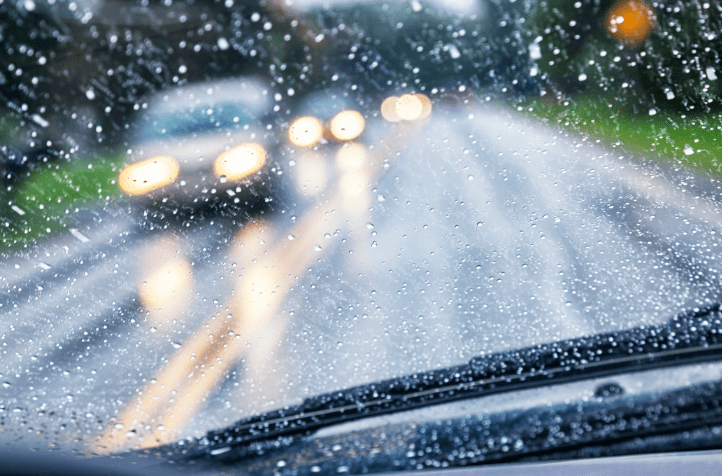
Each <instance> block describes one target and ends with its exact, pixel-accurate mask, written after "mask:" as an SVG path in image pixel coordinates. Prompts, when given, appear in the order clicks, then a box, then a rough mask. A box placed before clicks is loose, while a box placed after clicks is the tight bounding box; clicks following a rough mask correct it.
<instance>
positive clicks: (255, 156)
mask: <svg viewBox="0 0 722 476" xmlns="http://www.w3.org/2000/svg"><path fill="white" fill-rule="evenodd" d="M265 164H266V149H264V148H263V146H262V145H260V144H256V143H253V142H248V143H245V144H241V145H239V146H237V147H234V148H232V149H230V150H227V151H225V152H223V153H222V154H221V155H219V156H218V157H217V158H216V161H215V163H214V165H213V170H214V171H215V173H216V176H217V177H218V178H219V179H221V181H224V180H226V181H230V182H236V181H239V180H242V179H244V178H246V177H248V176H249V175H252V174H254V173H256V172H258V171H259V170H261V169H262V168H263V166H264V165H265Z"/></svg>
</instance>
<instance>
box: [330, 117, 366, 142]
mask: <svg viewBox="0 0 722 476" xmlns="http://www.w3.org/2000/svg"><path fill="white" fill-rule="evenodd" d="M365 127H366V121H365V120H364V117H363V116H362V115H361V114H360V113H359V112H358V111H351V110H347V111H341V112H339V113H338V114H336V115H335V116H334V117H333V119H331V125H330V129H331V134H333V137H335V138H336V139H338V140H344V141H346V140H353V139H355V138H357V137H358V136H360V135H361V133H362V132H363V130H364V128H365Z"/></svg>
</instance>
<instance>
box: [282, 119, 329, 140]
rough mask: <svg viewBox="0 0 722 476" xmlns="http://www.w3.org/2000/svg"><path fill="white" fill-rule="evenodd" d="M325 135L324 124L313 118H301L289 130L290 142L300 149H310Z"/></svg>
mask: <svg viewBox="0 0 722 476" xmlns="http://www.w3.org/2000/svg"><path fill="white" fill-rule="evenodd" d="M321 135H323V124H321V121H319V120H318V119H316V118H315V117H312V116H304V117H299V118H298V119H296V120H295V121H293V124H291V126H290V127H289V128H288V140H290V141H291V143H292V144H293V145H297V146H299V147H310V146H312V145H313V144H315V143H316V142H318V140H319V139H320V138H321Z"/></svg>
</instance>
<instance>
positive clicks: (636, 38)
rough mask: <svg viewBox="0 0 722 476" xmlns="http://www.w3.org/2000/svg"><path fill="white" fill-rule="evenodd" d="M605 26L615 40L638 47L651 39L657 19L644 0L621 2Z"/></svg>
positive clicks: (610, 11) (617, 4) (616, 5)
mask: <svg viewBox="0 0 722 476" xmlns="http://www.w3.org/2000/svg"><path fill="white" fill-rule="evenodd" d="M605 26H606V29H607V32H609V34H610V35H611V36H612V37H613V38H614V39H616V40H617V41H619V42H620V43H623V44H625V45H626V46H629V47H636V46H639V45H641V44H642V43H643V42H644V41H645V40H646V39H647V38H649V35H650V34H651V33H652V31H653V30H654V28H655V27H656V26H657V18H656V15H655V13H654V9H653V8H652V7H651V6H650V5H649V4H647V3H646V2H644V1H642V0H620V1H618V2H617V3H615V4H614V6H612V8H611V9H610V10H609V13H607V17H606V21H605Z"/></svg>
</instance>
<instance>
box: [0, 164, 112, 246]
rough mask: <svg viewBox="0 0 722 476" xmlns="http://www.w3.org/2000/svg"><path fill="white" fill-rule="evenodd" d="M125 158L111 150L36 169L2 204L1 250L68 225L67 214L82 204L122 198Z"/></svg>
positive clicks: (86, 206) (0, 209)
mask: <svg viewBox="0 0 722 476" xmlns="http://www.w3.org/2000/svg"><path fill="white" fill-rule="evenodd" d="M125 159H126V157H125V155H124V154H121V153H118V152H110V153H104V154H103V155H102V156H100V157H97V158H93V159H92V160H89V159H87V158H86V159H84V160H83V159H79V160H76V161H74V162H71V163H61V164H58V163H52V164H49V165H48V166H47V168H41V169H37V170H35V171H34V172H33V173H32V174H30V176H29V177H28V178H26V179H24V180H23V181H22V182H21V183H20V185H19V186H18V188H17V189H16V190H12V191H11V193H10V195H9V202H10V203H8V202H6V203H3V204H2V208H0V252H2V251H8V250H14V249H20V248H25V247H28V246H31V245H32V244H33V243H35V242H36V241H37V240H38V239H41V238H44V237H47V236H49V235H51V234H53V233H57V232H58V231H59V230H62V229H64V228H67V226H68V223H67V217H68V216H69V215H71V214H73V213H74V212H75V211H77V210H80V209H81V208H90V207H93V206H97V205H98V204H104V203H111V202H115V201H118V200H120V199H121V198H122V197H123V195H122V193H121V191H120V189H119V188H118V186H117V184H116V178H117V176H118V172H119V171H120V169H121V168H122V166H123V163H124V160H125ZM13 206H15V207H17V208H19V209H20V210H22V212H24V214H20V213H18V212H17V211H16V210H15V209H13Z"/></svg>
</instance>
